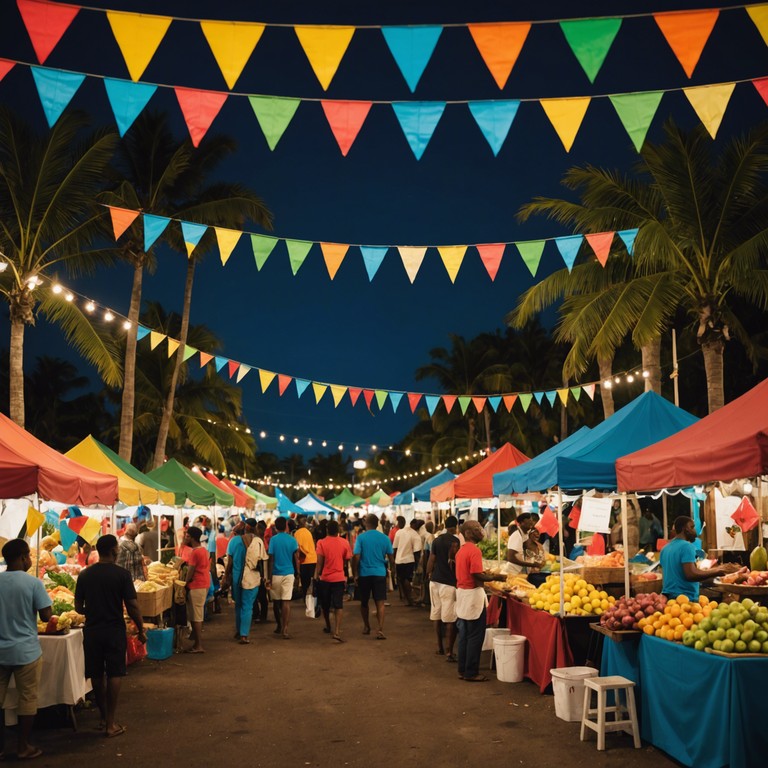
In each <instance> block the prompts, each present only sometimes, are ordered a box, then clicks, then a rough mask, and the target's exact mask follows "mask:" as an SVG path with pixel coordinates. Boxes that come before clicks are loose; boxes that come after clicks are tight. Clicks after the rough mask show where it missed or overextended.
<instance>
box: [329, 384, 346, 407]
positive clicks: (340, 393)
mask: <svg viewBox="0 0 768 768" xmlns="http://www.w3.org/2000/svg"><path fill="white" fill-rule="evenodd" d="M346 391H347V388H346V387H340V386H339V385H338V384H331V395H332V396H333V407H334V408H337V407H338V405H339V403H340V402H341V398H342V397H344V393H345V392H346Z"/></svg>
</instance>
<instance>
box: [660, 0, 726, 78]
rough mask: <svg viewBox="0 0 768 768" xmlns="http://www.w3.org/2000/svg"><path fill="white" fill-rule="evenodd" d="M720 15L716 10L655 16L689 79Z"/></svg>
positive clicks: (678, 12) (677, 12)
mask: <svg viewBox="0 0 768 768" xmlns="http://www.w3.org/2000/svg"><path fill="white" fill-rule="evenodd" d="M719 13H720V11H719V10H717V9H716V8H715V9H713V10H707V11H675V12H672V13H655V14H654V15H653V18H654V19H656V23H657V24H658V25H659V29H660V30H661V32H662V34H663V35H664V37H665V38H666V40H667V42H668V43H669V47H670V48H671V49H672V51H673V52H674V54H675V56H677V60H678V61H679V62H680V64H681V65H682V67H683V69H684V70H685V74H686V75H688V77H690V76H691V75H692V74H693V70H694V69H696V65H697V64H698V63H699V57H700V56H701V52H702V51H703V50H704V46H705V45H706V44H707V40H709V36H710V35H711V34H712V29H713V28H714V26H715V22H716V21H717V17H718V15H719Z"/></svg>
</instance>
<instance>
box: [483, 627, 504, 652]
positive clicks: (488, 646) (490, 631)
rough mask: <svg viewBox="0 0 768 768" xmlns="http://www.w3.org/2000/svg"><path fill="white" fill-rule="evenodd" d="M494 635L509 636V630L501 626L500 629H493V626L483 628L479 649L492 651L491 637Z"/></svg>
mask: <svg viewBox="0 0 768 768" xmlns="http://www.w3.org/2000/svg"><path fill="white" fill-rule="evenodd" d="M495 637H509V630H508V629H506V628H504V627H502V628H501V629H495V628H493V627H489V628H488V629H486V630H485V639H484V640H483V647H482V648H481V650H483V651H492V650H493V639H494V638H495Z"/></svg>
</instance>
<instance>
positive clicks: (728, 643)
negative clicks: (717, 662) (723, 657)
mask: <svg viewBox="0 0 768 768" xmlns="http://www.w3.org/2000/svg"><path fill="white" fill-rule="evenodd" d="M734 645H735V644H734V642H733V640H723V642H722V643H720V650H721V651H723V652H724V653H733V648H734Z"/></svg>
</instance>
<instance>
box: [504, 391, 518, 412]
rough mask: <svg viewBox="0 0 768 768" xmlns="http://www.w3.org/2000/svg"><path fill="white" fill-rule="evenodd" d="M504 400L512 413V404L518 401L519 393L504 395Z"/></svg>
mask: <svg viewBox="0 0 768 768" xmlns="http://www.w3.org/2000/svg"><path fill="white" fill-rule="evenodd" d="M503 400H504V406H505V407H506V409H507V410H508V411H509V412H510V413H512V406H513V405H514V404H515V402H517V395H504V397H503Z"/></svg>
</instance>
